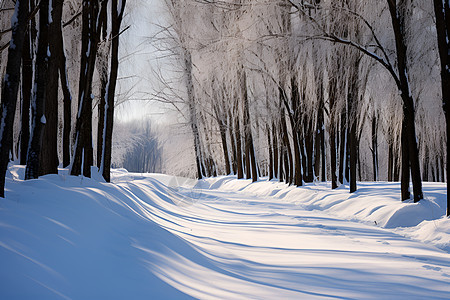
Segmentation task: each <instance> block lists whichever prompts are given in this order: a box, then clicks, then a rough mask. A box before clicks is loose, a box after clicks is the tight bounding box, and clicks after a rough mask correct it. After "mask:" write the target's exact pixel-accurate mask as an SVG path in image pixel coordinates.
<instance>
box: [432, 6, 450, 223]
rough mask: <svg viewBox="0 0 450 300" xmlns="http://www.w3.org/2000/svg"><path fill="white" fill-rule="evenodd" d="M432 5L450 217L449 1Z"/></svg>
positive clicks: (449, 214) (448, 212)
mask: <svg viewBox="0 0 450 300" xmlns="http://www.w3.org/2000/svg"><path fill="white" fill-rule="evenodd" d="M433 3H434V12H435V15H436V31H437V39H438V49H439V57H440V62H441V88H442V108H443V110H444V115H445V124H446V129H447V134H446V144H445V148H446V154H447V170H446V172H447V173H446V174H447V217H450V195H449V185H448V182H449V179H448V178H449V176H450V172H449V170H450V169H449V165H450V155H449V149H448V142H449V139H450V120H449V119H450V40H449V39H450V1H449V0H433ZM442 175H443V174H442ZM442 177H444V176H442Z"/></svg>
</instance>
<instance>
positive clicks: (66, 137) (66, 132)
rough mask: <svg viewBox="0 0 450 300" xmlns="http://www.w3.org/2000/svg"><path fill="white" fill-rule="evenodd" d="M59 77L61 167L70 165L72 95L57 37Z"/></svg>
mask: <svg viewBox="0 0 450 300" xmlns="http://www.w3.org/2000/svg"><path fill="white" fill-rule="evenodd" d="M58 42H59V46H58V49H59V51H60V53H59V58H60V61H59V77H60V80H61V88H62V92H63V97H64V100H63V101H64V102H63V104H64V129H63V142H62V146H63V147H62V148H63V167H64V168H67V167H68V166H69V165H70V152H71V151H70V131H71V129H72V95H71V92H70V87H69V80H68V78H67V66H66V55H65V53H64V45H63V39H59V41H58Z"/></svg>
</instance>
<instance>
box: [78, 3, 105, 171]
mask: <svg viewBox="0 0 450 300" xmlns="http://www.w3.org/2000/svg"><path fill="white" fill-rule="evenodd" d="M103 5H105V4H103ZM98 18H99V2H98V1H88V0H84V1H83V12H82V22H83V25H82V26H83V28H82V44H81V69H80V83H79V84H80V88H79V98H78V118H77V124H76V128H75V134H76V139H75V146H74V148H75V154H74V156H73V164H72V171H71V174H72V175H80V174H83V175H84V176H86V177H90V176H91V166H93V164H94V150H93V148H92V80H93V76H94V68H95V60H96V57H97V46H98V41H99V31H100V26H101V23H100V22H98Z"/></svg>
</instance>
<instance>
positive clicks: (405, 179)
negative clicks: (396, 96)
mask: <svg viewBox="0 0 450 300" xmlns="http://www.w3.org/2000/svg"><path fill="white" fill-rule="evenodd" d="M408 147H409V146H408V137H407V134H406V124H405V121H403V124H402V133H401V154H402V157H401V159H402V166H401V167H402V172H401V175H402V177H401V184H400V185H401V197H402V201H404V200H409V199H410V197H411V193H410V192H409V174H410V165H409V152H408Z"/></svg>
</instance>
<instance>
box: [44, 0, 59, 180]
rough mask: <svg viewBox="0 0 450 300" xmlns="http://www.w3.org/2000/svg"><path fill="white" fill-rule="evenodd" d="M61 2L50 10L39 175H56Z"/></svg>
mask: <svg viewBox="0 0 450 300" xmlns="http://www.w3.org/2000/svg"><path fill="white" fill-rule="evenodd" d="M63 2H64V1H63V0H53V1H52V8H51V12H52V15H51V20H52V23H50V24H49V34H48V36H49V41H48V42H49V50H50V57H49V61H48V72H47V74H48V75H47V98H46V101H45V118H46V121H47V122H46V126H45V128H44V133H43V140H44V141H45V143H42V149H41V157H40V161H41V163H40V172H39V173H40V175H46V174H58V165H59V160H58V90H59V85H58V79H59V76H58V75H59V72H58V70H59V65H60V57H59V55H60V53H61V52H63V51H61V49H58V47H60V46H62V42H59V40H61V41H62V38H63V37H62V28H61V26H62V8H63Z"/></svg>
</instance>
